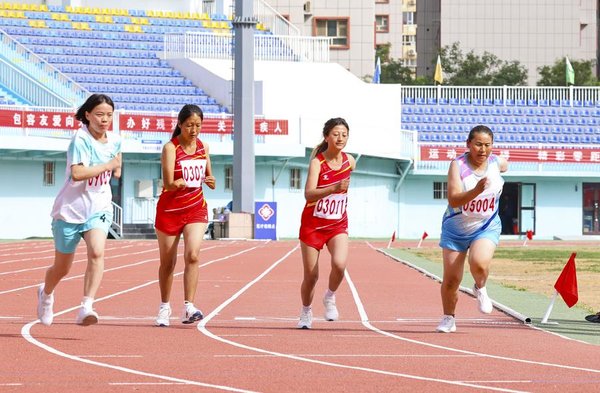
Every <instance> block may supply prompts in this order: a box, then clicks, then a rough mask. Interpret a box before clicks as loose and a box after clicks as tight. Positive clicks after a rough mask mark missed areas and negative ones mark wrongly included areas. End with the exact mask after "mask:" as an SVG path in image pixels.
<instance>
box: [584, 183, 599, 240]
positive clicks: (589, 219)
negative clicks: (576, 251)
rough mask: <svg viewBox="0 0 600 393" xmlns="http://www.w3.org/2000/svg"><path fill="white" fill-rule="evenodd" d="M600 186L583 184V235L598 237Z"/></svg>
mask: <svg viewBox="0 0 600 393" xmlns="http://www.w3.org/2000/svg"><path fill="white" fill-rule="evenodd" d="M599 219H600V184H598V183H583V234H584V235H600V223H599V221H598V220H599Z"/></svg>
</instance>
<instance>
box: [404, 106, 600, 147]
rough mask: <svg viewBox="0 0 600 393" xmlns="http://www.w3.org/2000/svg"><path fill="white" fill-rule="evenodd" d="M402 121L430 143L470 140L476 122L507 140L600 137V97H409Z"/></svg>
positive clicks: (587, 140)
mask: <svg viewBox="0 0 600 393" xmlns="http://www.w3.org/2000/svg"><path fill="white" fill-rule="evenodd" d="M402 124H403V128H405V129H408V130H414V131H417V132H418V138H419V141H420V142H430V143H437V142H444V143H449V142H457V143H464V141H465V140H466V138H467V135H468V132H469V130H470V129H471V128H472V127H473V126H474V125H476V124H485V125H488V126H489V127H490V128H491V129H492V130H493V131H494V134H495V137H496V141H498V142H502V143H520V144H522V143H532V144H535V143H570V144H588V143H600V102H594V101H583V102H581V101H574V102H570V101H568V100H560V101H559V100H551V101H549V102H548V101H546V102H543V101H540V102H538V101H537V100H505V101H502V100H493V101H492V100H479V99H472V100H468V99H457V98H449V99H440V100H439V103H438V102H436V100H435V99H423V98H418V99H414V98H412V97H406V98H405V99H404V102H403V105H402Z"/></svg>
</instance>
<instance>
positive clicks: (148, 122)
mask: <svg viewBox="0 0 600 393" xmlns="http://www.w3.org/2000/svg"><path fill="white" fill-rule="evenodd" d="M115 118H117V119H118V127H119V130H118V131H121V132H123V131H133V132H166V133H171V132H173V129H174V128H175V126H176V125H177V117H176V115H161V114H151V115H150V114H149V115H144V114H139V113H128V112H123V111H116V112H115ZM0 127H11V128H38V129H39V128H41V129H53V130H56V129H60V130H76V129H78V128H79V127H80V124H79V121H78V120H76V119H75V113H73V112H72V111H71V110H69V111H68V112H65V111H60V110H56V109H53V110H45V109H44V108H35V109H22V107H15V109H0ZM232 132H233V119H232V118H231V117H226V118H222V117H205V118H204V121H203V122H202V133H203V134H231V133H232ZM254 132H255V133H256V135H288V121H287V120H282V119H255V120H254Z"/></svg>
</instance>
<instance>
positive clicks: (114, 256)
mask: <svg viewBox="0 0 600 393" xmlns="http://www.w3.org/2000/svg"><path fill="white" fill-rule="evenodd" d="M156 251H158V248H151V249H149V250H143V251H136V252H132V253H129V254H127V253H126V254H118V255H111V256H108V257H104V260H105V261H107V260H111V259H117V258H121V257H126V256H130V255H138V254H145V253H148V252H156ZM52 258H54V256H52ZM81 262H87V256H85V258H81V259H77V260H75V261H73V264H76V263H81ZM50 266H52V265H46V266H37V267H31V268H27V269H19V270H12V271H8V272H1V273H0V276H5V275H7V274H16V273H23V272H32V271H34V270H41V269H47V268H49V267H50Z"/></svg>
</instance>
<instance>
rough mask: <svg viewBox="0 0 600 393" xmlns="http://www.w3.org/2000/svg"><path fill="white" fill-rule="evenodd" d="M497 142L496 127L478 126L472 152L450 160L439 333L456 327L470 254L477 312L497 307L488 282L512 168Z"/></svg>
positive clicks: (471, 137) (470, 139)
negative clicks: (500, 208)
mask: <svg viewBox="0 0 600 393" xmlns="http://www.w3.org/2000/svg"><path fill="white" fill-rule="evenodd" d="M493 142H494V134H493V133H492V130H490V129H489V128H488V127H486V126H482V125H479V126H476V127H474V128H473V129H472V130H471V132H470V133H469V137H468V139H467V148H468V149H469V151H468V152H466V153H465V154H463V155H461V156H459V157H457V158H456V159H454V160H453V161H452V162H451V163H450V169H449V171H448V208H447V209H446V212H445V213H444V217H443V220H442V233H441V237H440V247H442V250H443V259H444V279H443V281H442V288H441V295H442V305H443V309H444V317H443V318H442V321H441V323H440V325H439V326H438V327H437V331H439V332H444V333H449V332H453V331H455V330H456V325H455V321H454V310H455V309H456V302H457V301H458V287H459V286H460V282H461V281H462V277H463V271H464V269H463V268H464V262H465V259H466V257H467V252H468V255H469V259H468V261H469V266H470V270H471V274H472V275H473V279H474V280H475V286H474V287H473V294H474V295H475V296H476V297H477V300H478V303H479V311H481V312H482V313H485V314H489V313H491V312H492V309H493V306H492V301H491V300H490V298H489V297H488V295H487V290H486V288H485V284H486V282H487V278H488V274H489V266H490V263H491V261H492V258H493V256H494V251H495V249H496V246H497V245H498V240H499V239H500V232H501V230H502V224H501V221H500V218H499V217H498V205H499V202H500V194H501V193H502V187H503V186H504V180H503V179H502V176H501V173H502V172H505V171H506V170H507V169H508V163H507V161H506V160H505V159H504V158H503V157H499V156H496V155H494V154H492V144H493Z"/></svg>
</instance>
